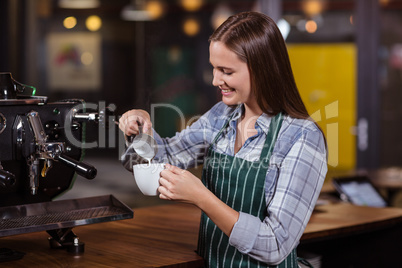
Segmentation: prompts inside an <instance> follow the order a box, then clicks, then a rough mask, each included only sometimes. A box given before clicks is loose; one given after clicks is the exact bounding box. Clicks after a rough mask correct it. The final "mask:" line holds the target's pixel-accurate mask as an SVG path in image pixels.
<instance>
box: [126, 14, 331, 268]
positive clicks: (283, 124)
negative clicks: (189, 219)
mask: <svg viewBox="0 0 402 268" xmlns="http://www.w3.org/2000/svg"><path fill="white" fill-rule="evenodd" d="M209 50H210V63H211V65H212V66H213V82H212V83H213V85H214V86H216V87H218V88H219V90H220V92H221V94H222V101H221V102H219V103H218V104H216V105H215V106H214V107H213V108H211V110H209V111H208V112H207V113H206V114H204V115H203V116H202V117H201V118H200V119H199V120H198V121H197V122H195V123H194V124H192V125H191V126H190V127H188V128H186V129H185V130H183V131H181V132H180V133H177V134H176V135H175V136H174V137H172V138H164V139H162V138H161V137H160V136H159V135H158V134H157V133H156V132H153V135H154V137H155V139H156V140H157V142H158V144H159V151H158V154H157V156H156V158H155V160H157V161H160V162H165V163H170V164H167V165H166V166H167V168H166V170H164V171H162V172H161V178H160V187H159V193H160V195H159V197H160V198H161V199H168V200H178V201H183V202H188V203H191V204H194V205H196V206H197V207H199V208H200V209H201V210H202V212H203V213H202V218H201V224H200V236H199V246H198V252H199V254H200V255H201V256H202V257H203V258H204V259H205V263H206V266H208V267H243V266H244V267H257V266H259V267H267V266H269V265H278V267H297V260H296V254H295V250H296V247H297V245H298V242H299V239H300V237H301V235H302V234H303V231H304V229H305V227H306V225H307V222H308V220H309V218H310V216H311V213H312V211H313V209H314V205H315V202H316V200H317V198H318V195H319V193H320V190H321V187H322V184H323V181H324V178H325V175H326V172H327V164H326V144H325V138H324V136H323V134H322V132H321V130H320V129H319V127H318V126H317V125H316V124H315V123H314V122H312V121H311V120H310V118H309V115H308V113H307V110H306V108H305V106H304V104H303V102H302V100H301V98H300V95H299V93H298V90H297V87H296V84H295V81H294V78H293V74H292V70H291V67H290V63H289V58H288V54H287V50H286V45H285V42H284V40H283V38H282V35H281V34H280V31H279V29H278V28H277V26H276V25H275V23H274V22H273V21H272V20H271V19H270V18H269V17H267V16H265V15H263V14H260V13H256V12H244V13H240V14H237V15H234V16H232V17H230V18H229V19H228V20H226V21H225V22H224V23H223V24H222V25H221V26H220V27H219V28H218V29H217V30H216V31H215V32H214V33H213V35H212V36H211V37H210V48H209ZM138 124H140V125H143V128H144V131H147V130H150V129H151V126H152V124H151V122H150V116H149V114H148V113H146V112H145V111H142V110H131V111H128V112H126V113H125V114H124V115H123V116H122V117H121V119H120V128H121V130H122V131H123V132H124V133H125V134H126V135H132V134H137V133H138ZM199 161H203V163H204V166H203V175H202V181H201V180H199V179H198V178H196V177H195V176H194V175H193V174H191V173H190V172H188V171H185V170H183V169H182V168H187V167H190V166H194V165H196V164H197V162H199ZM291 265H293V266H291Z"/></svg>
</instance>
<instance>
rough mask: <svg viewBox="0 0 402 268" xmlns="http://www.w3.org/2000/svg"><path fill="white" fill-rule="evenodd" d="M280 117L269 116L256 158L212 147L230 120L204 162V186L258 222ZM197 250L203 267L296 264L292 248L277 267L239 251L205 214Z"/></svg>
mask: <svg viewBox="0 0 402 268" xmlns="http://www.w3.org/2000/svg"><path fill="white" fill-rule="evenodd" d="M282 120H283V119H282V116H281V114H278V115H276V116H275V117H273V118H272V121H271V123H270V126H269V130H268V134H267V138H266V141H265V144H264V147H263V149H262V152H261V156H260V159H259V161H256V162H250V161H247V160H244V159H240V158H238V157H233V156H228V155H225V154H220V153H217V152H215V151H214V150H213V149H212V145H213V144H214V143H215V142H216V141H217V139H218V138H219V136H220V135H221V133H222V131H223V129H225V128H226V127H227V125H228V124H229V122H230V120H229V121H228V122H227V123H226V124H225V126H224V127H223V128H222V129H221V130H220V132H219V133H218V134H217V135H216V137H215V139H214V141H213V142H212V144H211V146H210V147H209V148H208V151H207V155H206V158H205V161H204V167H203V172H202V181H203V183H204V185H205V186H206V187H207V188H208V189H209V190H210V191H212V192H213V193H214V194H215V195H216V196H217V197H218V198H219V199H220V200H222V201H223V202H225V203H226V204H227V205H228V206H230V207H231V208H233V209H234V210H236V211H241V212H244V213H248V214H251V215H254V216H256V217H259V218H260V219H261V221H262V220H263V219H264V218H265V216H266V201H265V177H266V174H267V170H268V166H269V159H270V157H271V154H272V151H273V148H274V145H275V142H276V139H277V136H278V133H279V130H280V128H281V125H282ZM198 253H199V254H200V256H202V257H203V258H204V261H205V264H206V266H207V267H224V268H226V267H236V268H237V267H280V268H285V267H295V268H296V267H298V265H297V259H296V258H297V257H296V251H295V249H294V250H293V251H292V252H291V253H290V254H289V256H288V257H287V258H286V259H285V260H284V261H283V262H282V263H280V264H279V265H277V266H268V265H267V264H265V263H262V262H259V261H257V260H255V259H253V258H251V257H250V256H248V255H245V254H242V253H240V252H239V251H238V250H237V249H236V248H235V247H233V246H231V245H229V237H228V236H226V235H225V234H224V233H223V232H222V231H221V230H220V229H219V228H218V227H217V226H216V225H215V224H214V223H213V222H212V221H211V220H210V219H209V218H208V217H207V216H206V214H205V213H202V214H201V223H200V230H199V240H198Z"/></svg>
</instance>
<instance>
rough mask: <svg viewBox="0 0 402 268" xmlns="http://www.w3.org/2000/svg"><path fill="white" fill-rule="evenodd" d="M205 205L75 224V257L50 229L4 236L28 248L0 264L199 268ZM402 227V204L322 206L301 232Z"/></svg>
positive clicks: (1, 241) (317, 236)
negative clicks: (79, 245) (53, 241)
mask: <svg viewBox="0 0 402 268" xmlns="http://www.w3.org/2000/svg"><path fill="white" fill-rule="evenodd" d="M199 219H200V210H199V209H198V208H196V207H194V206H192V205H188V204H181V203H172V204H171V205H170V204H169V205H162V206H155V207H144V208H139V209H135V210H134V218H133V219H129V220H121V221H114V222H106V223H99V224H91V225H86V226H79V227H76V228H74V232H75V233H76V234H77V235H78V236H79V238H80V241H82V242H84V243H85V252H84V253H83V254H81V255H78V256H74V255H72V254H70V253H68V252H67V251H65V250H57V249H51V248H50V247H49V243H48V241H47V237H48V234H47V233H46V232H37V233H29V234H21V235H15V236H8V237H2V238H0V248H10V249H13V250H17V251H22V252H25V253H26V255H25V256H24V257H23V258H22V259H21V260H17V261H10V262H6V263H1V264H0V266H1V267H16V266H18V267H29V268H32V267H200V266H202V264H203V261H202V259H201V257H199V256H198V255H197V254H196V253H195V250H196V248H197V239H198V226H199ZM395 225H400V226H402V209H397V208H370V207H357V206H353V205H350V204H331V205H324V206H319V207H318V208H317V210H316V211H315V212H314V214H313V216H312V217H311V220H310V222H309V224H308V226H307V229H306V231H305V232H304V234H303V236H302V243H303V242H309V241H314V240H321V241H322V240H325V239H331V238H333V237H337V236H351V235H354V234H356V233H361V232H370V231H372V230H379V229H381V228H387V227H389V226H395Z"/></svg>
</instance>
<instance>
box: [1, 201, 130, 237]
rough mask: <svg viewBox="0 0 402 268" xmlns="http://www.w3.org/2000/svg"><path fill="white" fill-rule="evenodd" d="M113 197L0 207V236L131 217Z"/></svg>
mask: <svg viewBox="0 0 402 268" xmlns="http://www.w3.org/2000/svg"><path fill="white" fill-rule="evenodd" d="M133 216H134V212H133V211H132V210H131V209H130V208H129V207H127V206H126V205H125V204H123V203H122V202H120V201H119V200H117V199H116V198H115V197H114V196H113V195H105V196H96V197H87V198H80V199H70V200H57V201H50V202H43V203H34V204H26V205H19V206H9V207H0V237H3V236H9V235H17V234H23V233H31V232H39V231H48V230H55V229H61V228H72V227H76V226H81V225H88V224H93V223H101V222H107V221H117V220H124V219H130V218H133Z"/></svg>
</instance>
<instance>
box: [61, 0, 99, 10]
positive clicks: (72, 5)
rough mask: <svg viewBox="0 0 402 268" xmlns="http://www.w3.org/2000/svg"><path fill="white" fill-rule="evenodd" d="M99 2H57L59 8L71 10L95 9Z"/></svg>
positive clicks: (65, 0) (96, 0) (94, 0)
mask: <svg viewBox="0 0 402 268" xmlns="http://www.w3.org/2000/svg"><path fill="white" fill-rule="evenodd" d="M99 6H100V3H99V0H59V7H61V8H71V9H86V8H97V7H99Z"/></svg>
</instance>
